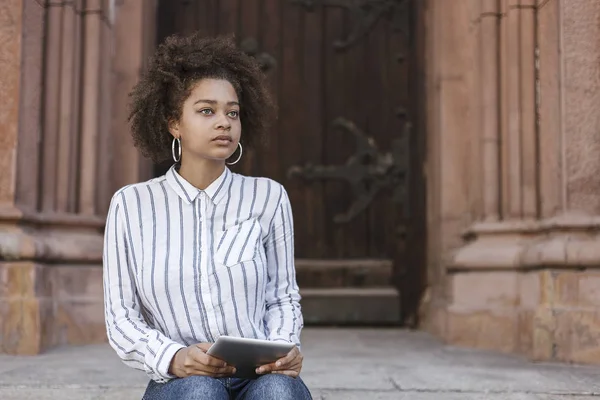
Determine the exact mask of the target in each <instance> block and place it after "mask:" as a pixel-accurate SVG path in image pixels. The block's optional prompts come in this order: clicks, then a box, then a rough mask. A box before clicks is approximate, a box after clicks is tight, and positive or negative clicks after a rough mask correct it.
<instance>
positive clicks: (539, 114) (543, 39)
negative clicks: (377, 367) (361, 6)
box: [429, 0, 600, 362]
mask: <svg viewBox="0 0 600 400" xmlns="http://www.w3.org/2000/svg"><path fill="white" fill-rule="evenodd" d="M473 3H474V2H469V1H468V0H464V1H463V0H457V1H455V2H452V5H449V4H447V2H445V1H437V0H430V2H429V6H430V13H431V14H432V15H435V13H439V12H441V11H440V10H442V9H443V10H444V16H445V17H447V16H448V15H449V14H451V15H453V18H452V21H453V24H451V25H448V24H446V25H444V24H443V23H441V21H440V23H438V24H431V25H430V26H431V29H432V30H433V31H434V32H436V33H435V37H442V38H444V39H443V40H446V41H448V40H450V39H448V38H452V37H453V36H454V35H456V34H457V32H463V33H464V34H466V35H468V36H470V37H471V38H472V39H465V40H464V41H463V42H462V44H461V46H463V47H468V48H469V49H471V50H470V51H472V54H475V59H476V60H477V62H476V67H475V69H477V70H479V71H480V73H479V76H480V78H479V79H478V81H477V84H476V86H477V88H476V90H474V91H471V90H470V89H469V87H468V86H465V87H464V88H463V90H462V91H458V90H457V91H456V92H455V93H454V94H455V95H454V96H452V99H451V100H450V99H445V98H444V97H442V96H441V95H439V94H438V93H434V92H433V91H432V92H431V93H430V96H433V97H434V98H436V99H437V100H438V105H437V107H438V108H442V109H443V108H444V107H447V106H450V105H449V103H450V102H452V103H453V104H456V103H461V102H463V103H465V104H468V102H469V100H468V99H469V97H470V96H474V95H475V96H476V98H477V99H478V103H479V104H478V105H473V106H472V107H471V108H470V111H471V112H470V113H465V114H463V116H464V117H465V118H467V119H471V120H472V121H475V120H477V119H478V118H479V119H480V120H479V122H478V123H474V124H473V125H471V127H473V126H479V127H480V128H479V129H478V132H473V131H468V130H464V131H463V132H455V131H454V128H449V127H447V126H445V125H439V126H435V127H433V129H432V130H431V131H430V133H429V134H430V135H431V137H435V136H434V135H438V136H439V135H442V134H443V135H450V137H449V138H448V139H447V140H454V141H458V142H460V136H463V137H470V138H473V137H477V136H478V137H479V139H476V140H478V141H479V142H480V143H481V153H482V154H483V158H482V159H480V160H479V162H480V164H479V165H475V166H474V167H475V168H476V169H477V170H480V171H481V177H473V176H469V175H468V174H465V175H464V177H463V182H461V183H462V185H463V186H457V185H456V182H450V181H448V180H443V179H440V180H436V179H434V180H433V181H432V183H431V184H430V185H431V191H430V193H433V195H434V196H439V198H440V200H439V201H440V203H444V202H446V201H448V200H449V199H452V196H453V195H452V194H451V192H452V191H453V190H461V189H462V188H463V187H478V184H477V181H478V179H481V187H482V190H481V192H480V193H479V196H480V198H481V201H482V203H483V213H481V212H480V208H479V206H478V204H479V203H478V202H477V201H475V202H472V203H470V204H469V202H467V201H462V202H460V203H459V204H457V205H455V207H457V208H458V209H459V210H460V209H464V208H465V207H466V208H467V211H466V212H465V214H463V215H465V218H464V219H462V220H461V222H462V223H461V224H457V225H455V226H454V227H450V226H449V225H447V224H446V225H445V226H444V224H443V223H442V225H441V229H440V232H441V235H444V236H445V237H446V238H448V239H447V242H448V243H452V245H448V246H443V247H442V248H441V249H440V250H441V254H442V256H441V257H440V258H437V257H435V256H433V257H432V258H433V259H434V260H435V259H437V260H438V261H437V267H431V268H432V269H436V268H437V270H438V271H439V272H438V273H437V275H436V276H437V280H434V281H433V285H434V286H439V287H442V288H444V289H445V291H444V290H440V294H438V295H437V296H433V299H432V304H433V303H435V304H436V305H435V306H433V307H432V308H434V311H435V312H434V313H432V314H431V315H432V317H433V318H434V321H433V322H435V323H432V324H431V326H434V327H435V328H436V332H437V333H438V334H440V335H441V336H443V337H444V338H446V339H447V340H448V341H449V342H450V343H454V344H461V345H466V346H471V347H482V348H488V349H495V350H500V351H507V352H520V353H525V354H528V355H529V356H531V357H532V358H535V359H540V360H559V361H573V362H600V333H597V332H600V330H599V329H598V324H597V322H596V321H597V315H596V311H595V310H596V309H597V307H598V306H600V295H598V293H600V292H598V291H597V290H595V289H594V288H595V287H597V284H596V282H598V278H600V274H599V273H598V271H597V269H598V268H599V267H600V250H599V249H600V237H598V234H597V232H598V227H600V225H599V222H600V218H599V215H600V191H599V188H600V185H596V184H597V183H600V158H599V157H598V154H599V150H600V144H599V143H600V140H599V138H600V137H599V136H598V135H599V133H598V127H600V112H599V110H600V42H599V41H598V40H596V39H597V38H598V37H600V27H599V26H598V24H597V21H598V19H599V18H600V4H598V3H597V2H596V1H593V0H582V1H579V2H577V4H571V2H567V1H564V0H547V1H546V0H490V1H481V2H475V3H477V5H474V4H473ZM479 6H481V9H479V10H478V11H477V13H476V14H477V15H476V16H475V18H470V19H469V21H468V22H466V23H465V22H464V19H465V18H469V16H472V14H473V11H474V9H475V7H479ZM448 8H451V9H453V11H449V10H448ZM457 13H458V14H460V15H461V16H462V17H461V16H457V15H456V14H457ZM457 21H459V22H457ZM432 37H434V36H433V35H432ZM473 41H475V42H476V43H477V44H473ZM430 46H431V47H434V46H435V45H434V44H433V43H431V44H430ZM466 52H467V50H464V49H463V50H462V53H461V52H455V53H452V54H450V53H448V54H444V53H442V52H440V53H439V54H436V55H435V57H434V62H436V63H438V64H440V65H442V66H443V65H445V64H446V62H452V63H453V65H459V66H461V65H464V64H461V62H463V63H464V62H466V61H467V59H468V58H467V57H465V56H462V54H464V53H466ZM496 55H498V57H496ZM438 57H439V59H438ZM469 67H472V66H469ZM459 68H462V67H459ZM465 68H466V67H465ZM466 72H469V71H468V70H467V69H461V72H459V73H457V74H456V75H455V76H461V75H462V74H464V73H466ZM477 96H478V97H477ZM496 100H497V101H496ZM438 108H433V110H432V111H433V112H434V113H437V109H438ZM433 119H434V120H435V119H437V116H435V115H434V116H433ZM430 143H431V141H430ZM468 151H469V145H465V146H463V147H462V150H458V151H457V150H455V149H453V148H446V147H443V148H442V150H441V151H440V153H439V155H438V156H439V157H440V158H441V159H442V160H444V159H448V160H449V161H448V163H449V164H450V163H453V164H454V165H461V164H462V163H464V158H465V155H466V154H468ZM441 168H442V170H444V169H445V167H444V166H441ZM443 173H444V171H442V173H441V174H442V175H443ZM440 178H443V177H442V176H441V175H440ZM457 187H458V188H460V189H456V188H457ZM430 210H431V212H432V213H433V214H435V212H436V208H435V207H431V209H430ZM436 228H437V226H435V225H433V224H430V227H429V229H430V232H431V233H430V235H431V236H433V235H435V234H434V233H433V232H432V230H435V229H436ZM439 299H443V301H440V300H439Z"/></svg>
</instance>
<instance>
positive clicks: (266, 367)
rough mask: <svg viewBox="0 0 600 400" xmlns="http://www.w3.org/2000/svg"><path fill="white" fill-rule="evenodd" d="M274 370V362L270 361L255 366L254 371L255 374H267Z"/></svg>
mask: <svg viewBox="0 0 600 400" xmlns="http://www.w3.org/2000/svg"><path fill="white" fill-rule="evenodd" d="M274 370H275V363H270V364H265V365H261V366H260V367H258V368H256V373H257V374H268V373H269V372H271V371H274Z"/></svg>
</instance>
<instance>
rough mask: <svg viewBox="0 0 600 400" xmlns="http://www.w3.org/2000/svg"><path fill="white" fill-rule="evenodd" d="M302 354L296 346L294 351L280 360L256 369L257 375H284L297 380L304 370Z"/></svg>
mask: <svg viewBox="0 0 600 400" xmlns="http://www.w3.org/2000/svg"><path fill="white" fill-rule="evenodd" d="M303 358H304V357H303V356H302V353H300V350H298V347H296V346H294V348H293V349H292V350H290V352H289V353H287V355H286V356H285V357H282V358H280V359H279V360H277V361H275V362H274V363H271V364H265V365H262V366H260V367H258V368H257V369H256V373H257V374H259V375H262V374H269V373H271V374H283V375H287V376H291V377H292V378H296V377H297V376H298V375H300V370H302V360H303Z"/></svg>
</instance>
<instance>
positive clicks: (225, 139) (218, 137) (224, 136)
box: [213, 135, 232, 142]
mask: <svg viewBox="0 0 600 400" xmlns="http://www.w3.org/2000/svg"><path fill="white" fill-rule="evenodd" d="M213 140H214V141H217V140H218V141H228V142H231V141H232V140H231V137H229V136H226V135H221V136H217V137H216V138H214V139H213Z"/></svg>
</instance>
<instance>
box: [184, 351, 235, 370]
mask: <svg viewBox="0 0 600 400" xmlns="http://www.w3.org/2000/svg"><path fill="white" fill-rule="evenodd" d="M190 353H191V355H192V356H193V357H194V360H195V361H197V362H198V363H200V364H204V365H208V366H211V367H218V368H222V367H225V366H227V363H226V362H225V361H223V360H220V359H218V358H216V357H213V356H211V355H208V354H206V353H204V352H203V351H202V350H200V349H198V350H197V351H192V352H190Z"/></svg>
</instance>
